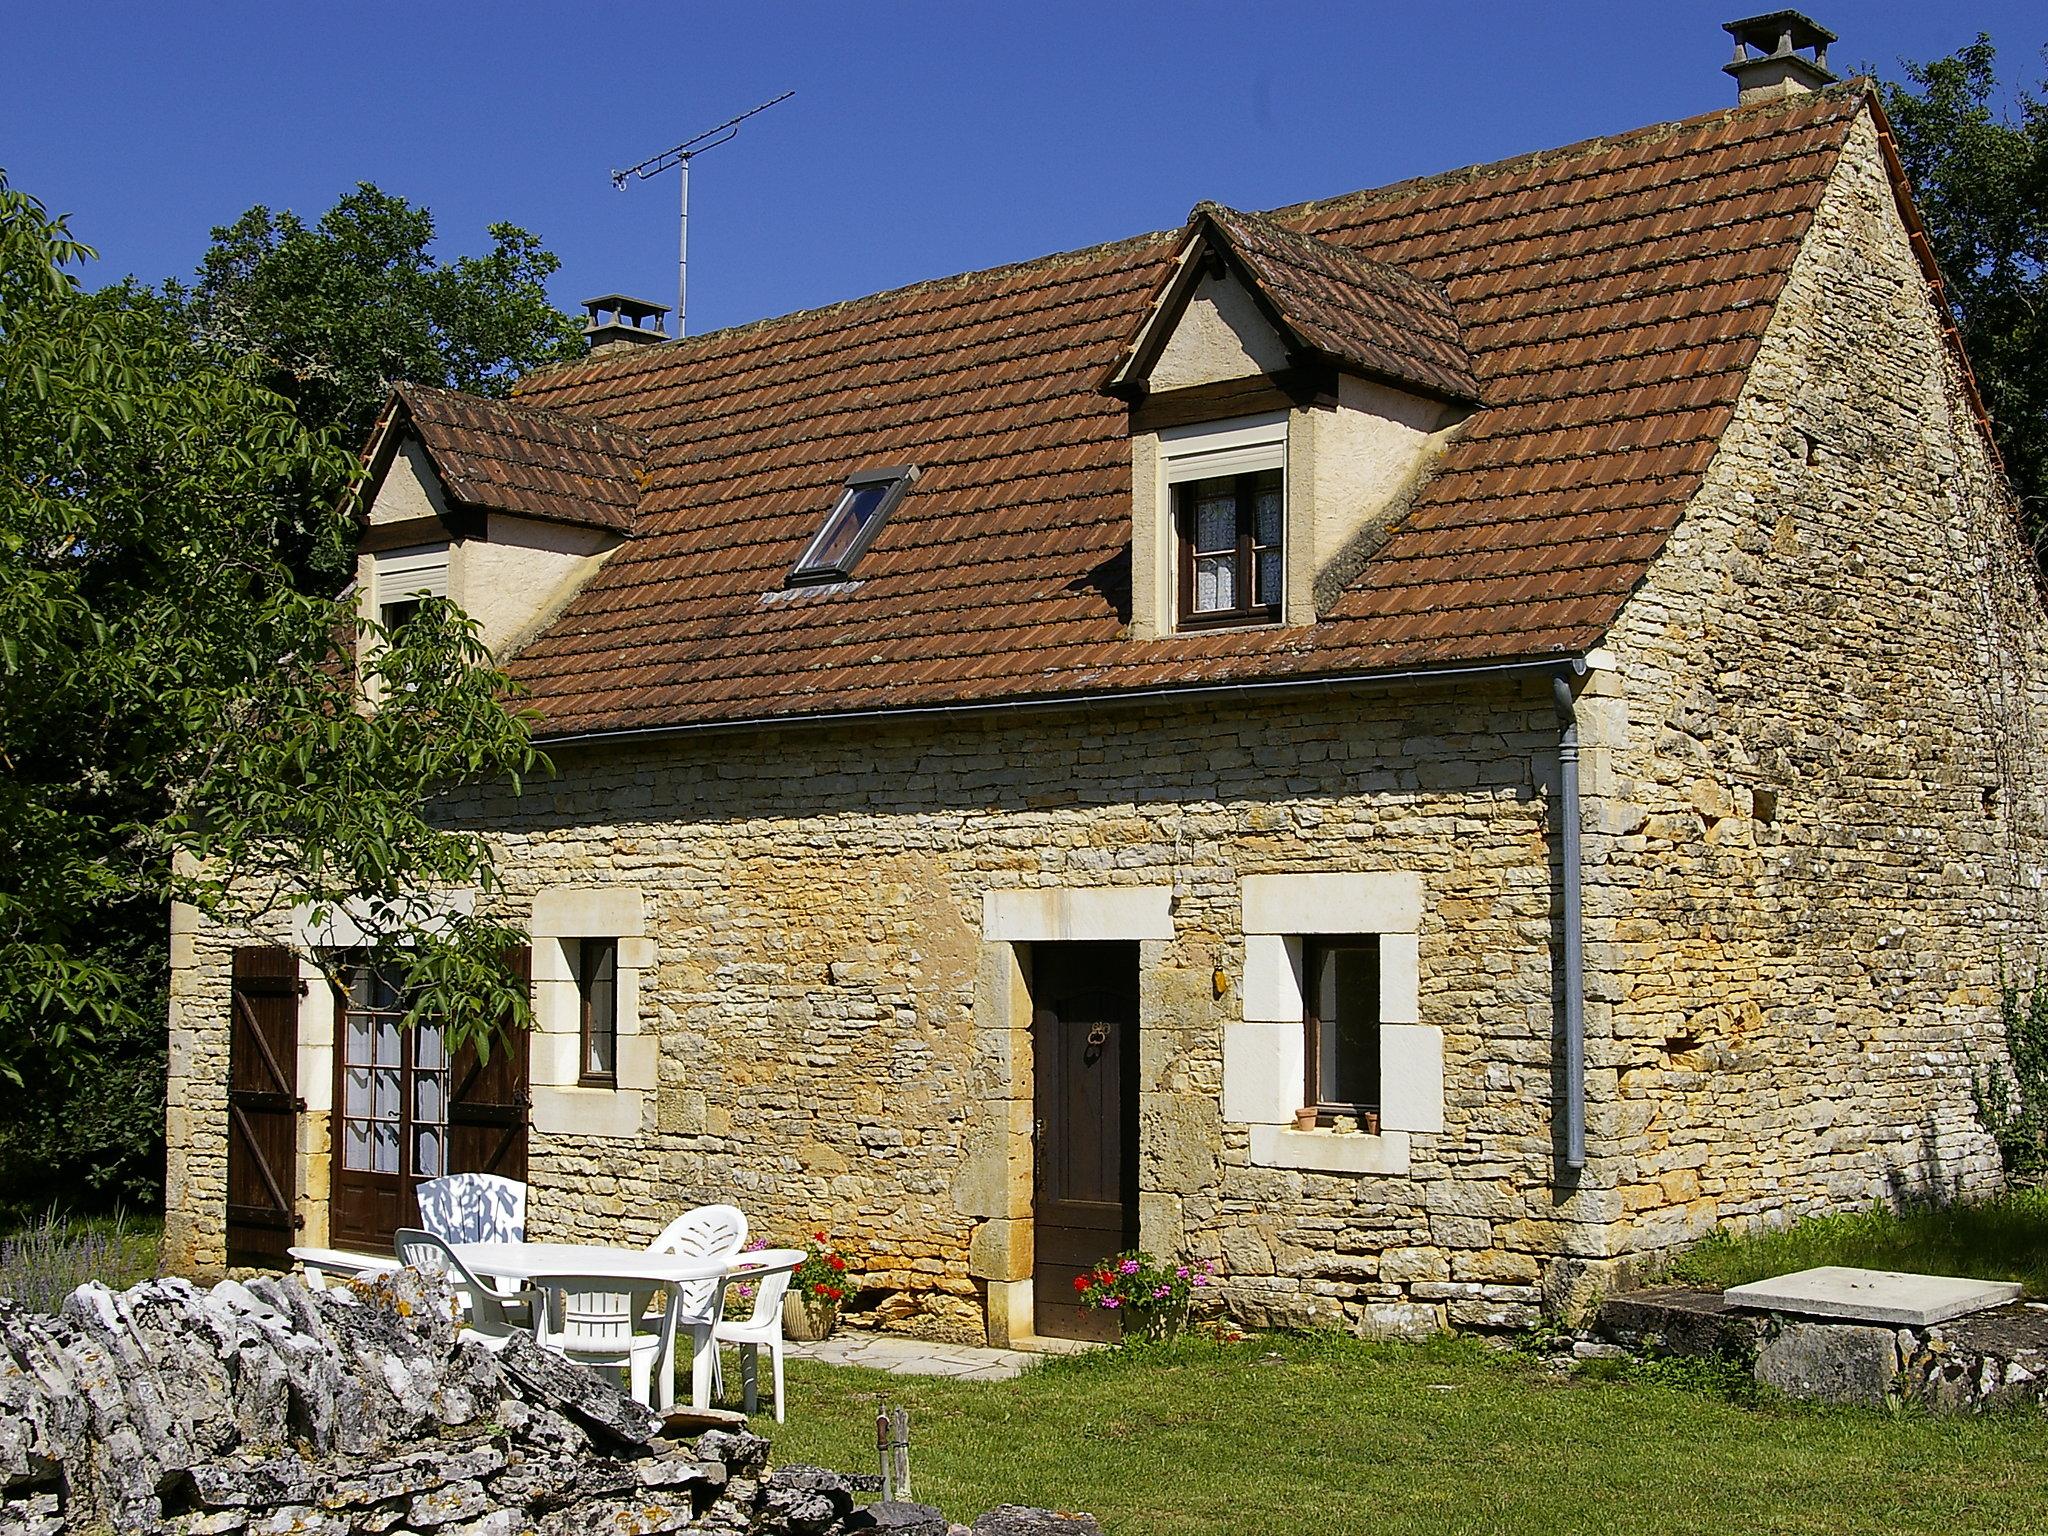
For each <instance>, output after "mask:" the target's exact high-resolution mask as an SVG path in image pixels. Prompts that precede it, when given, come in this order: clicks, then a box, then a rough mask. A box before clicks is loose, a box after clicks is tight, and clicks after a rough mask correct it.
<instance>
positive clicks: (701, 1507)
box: [0, 1271, 1095, 1536]
mask: <svg viewBox="0 0 2048 1536" xmlns="http://www.w3.org/2000/svg"><path fill="white" fill-rule="evenodd" d="M768 1450H769V1446H768V1442H767V1441H766V1440H764V1439H762V1438H761V1437H759V1436H758V1435H754V1434H752V1433H749V1432H748V1431H746V1430H745V1429H744V1428H715V1429H705V1430H701V1431H700V1432H697V1433H686V1432H677V1431H673V1430H670V1429H668V1428H666V1427H665V1426H664V1425H663V1424H662V1422H661V1421H660V1420H658V1419H657V1418H656V1417H655V1416H654V1415H653V1414H651V1413H649V1412H648V1411H647V1410H646V1409H645V1408H643V1407H641V1406H640V1405H639V1404H638V1403H636V1402H634V1401H633V1399H632V1398H630V1397H628V1396H627V1395H626V1394H624V1393H623V1392H621V1391H619V1390H618V1389H617V1388H616V1387H615V1386H613V1385H612V1384H611V1383H610V1382H609V1381H608V1380H606V1379H605V1378H603V1377H601V1376H599V1375H597V1374H596V1373H594V1372H591V1371H587V1370H584V1369H583V1368H581V1367H579V1366H576V1365H572V1364H570V1363H569V1362H568V1361H566V1360H564V1359H562V1358H561V1357H560V1356H557V1355H554V1354H550V1353H548V1352H547V1351H545V1350H542V1349H540V1348H539V1347H537V1346H536V1345H534V1344H533V1343H532V1342H530V1341H527V1340H515V1341H513V1342H512V1343H511V1344H510V1345H508V1346H507V1347H505V1348H504V1349H502V1350H499V1351H496V1352H493V1351H492V1350H490V1349H487V1348H484V1347H483V1346H482V1345H481V1344H479V1343H478V1342H476V1341H474V1340H465V1339H463V1338H461V1337H460V1332H459V1329H458V1328H457V1326H456V1324H455V1321H454V1308H453V1305H452V1300H451V1297H450V1295H449V1292H448V1290H447V1288H446V1286H445V1284H443V1283H442V1282H441V1281H440V1280H439V1279H438V1278H436V1277H429V1276H423V1275H420V1274H418V1273H416V1272H412V1271H400V1272H398V1273H396V1274H393V1275H390V1276H387V1277H383V1278H380V1279H378V1280H376V1281H375V1282H365V1283H360V1284H358V1285H356V1286H354V1287H352V1288H344V1289H335V1290H325V1291H314V1290H309V1289H307V1288H306V1287H305V1286H304V1285H302V1284H300V1283H299V1282H297V1281H295V1280H287V1279H262V1280H255V1281H251V1282H249V1283H248V1284H247V1285H242V1284H238V1283H236V1282H234V1281H225V1282H223V1283H221V1284H220V1285H217V1286H215V1287H213V1288H212V1289H211V1290H210V1291H209V1290H202V1289H200V1288H199V1287H197V1286H195V1285H192V1284H191V1283H190V1282H187V1281H183V1280H157V1281H151V1282H149V1283H147V1284H144V1285H138V1286H136V1287H135V1288H133V1289H132V1290H129V1291H125V1292H115V1291H110V1290H108V1289H106V1288H105V1287H103V1286H96V1285H94V1286H85V1287H83V1288H81V1289H80V1290H78V1291H76V1292H74V1293H73V1294H72V1296H71V1297H70V1298H69V1299H68V1300H67V1301H66V1302H65V1304H64V1307H63V1310H62V1312H61V1313H60V1314H59V1315H58V1316H56V1317H43V1316H37V1315H33V1314H29V1313H25V1312H22V1311H19V1310H18V1309H16V1308H14V1307H12V1306H10V1305H8V1304H7V1303H5V1302H0V1536H57V1533H60V1532H103V1531H104V1532H121V1533H123V1536H126V1533H130V1532H134V1533H163V1536H227V1533H247V1536H285V1533H307V1536H359V1533H360V1536H408V1533H426V1536H570V1533H572V1532H573V1533H577V1536H581V1533H583V1532H588V1531H605V1532H608V1533H613V1536H659V1533H662V1532H676V1531H691V1532H702V1533H705V1536H850V1533H853V1532H856V1531H883V1530H887V1531H895V1532H897V1533H899V1536H948V1532H949V1531H958V1530H960V1529H961V1528H960V1527H957V1526H954V1527H949V1525H948V1522H947V1521H946V1520H945V1518H944V1517H943V1516H941V1515H940V1514H939V1512H938V1511H937V1510H934V1509H929V1508H926V1507H924V1506H919V1505H866V1506H857V1505H856V1504H855V1502H854V1499H853V1494H852V1490H851V1488H850V1486H849V1484H848V1482H847V1480H846V1479H843V1478H840V1477H838V1476H836V1475H835V1474H833V1473H830V1472H825V1471H822V1470H820V1469H817V1468H781V1469H777V1470H773V1471H771V1470H769V1468H768V1465H767V1463H768ZM1018 1513H1021V1512H1013V1511H1008V1510H1005V1511H1001V1512H997V1511H992V1512H991V1515H1000V1516H1001V1518H1002V1519H1004V1520H1006V1521H1007V1520H1011V1519H1012V1518H1013V1517H1014V1516H1015V1515H1016V1514H1018ZM1041 1514H1042V1512H1029V1514H1028V1515H1027V1516H1026V1518H1027V1519H1035V1518H1037V1517H1038V1516H1039V1515H1041ZM1044 1519H1045V1520H1046V1521H1047V1522H1048V1523H1044V1524H1039V1525H1027V1526H1018V1527H1013V1526H1011V1525H1008V1524H1005V1525H1001V1526H992V1527H991V1529H1000V1530H1009V1529H1012V1528H1016V1529H1030V1530H1033V1531H1037V1532H1043V1533H1045V1536H1057V1533H1063V1532H1065V1533H1079V1532H1083V1531H1091V1532H1092V1531H1093V1530H1094V1528H1095V1527H1094V1522H1093V1521H1087V1522H1085V1524H1083V1523H1071V1524H1070V1523H1063V1522H1061V1521H1060V1519H1059V1517H1052V1516H1046V1517H1044ZM976 1528H977V1529H980V1528H981V1523H980V1522H977V1527H976Z"/></svg>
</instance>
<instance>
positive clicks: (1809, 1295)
mask: <svg viewBox="0 0 2048 1536" xmlns="http://www.w3.org/2000/svg"><path fill="white" fill-rule="evenodd" d="M1726 1295H1727V1298H1728V1301H1729V1304H1730V1305H1732V1306H1738V1307H1749V1308H1753V1309H1755V1310H1757V1311H1763V1312H1791V1313H1796V1314H1797V1315H1799V1316H1801V1317H1828V1318H1840V1319H1842V1320H1843V1321H1846V1322H1855V1323H1887V1324H1890V1325H1891V1326H1892V1327H1895V1328H1927V1327H1931V1326H1932V1325H1933V1324H1935V1323H1945V1322H1947V1321H1948V1320H1949V1319H1950V1318H1954V1317H1965V1316H1967V1315H1969V1314H1970V1313H1972V1312H1983V1311H1986V1310H1988V1309H1990V1308H1992V1307H2000V1306H2004V1305H2005V1304H2006V1303H2007V1302H2012V1301H2017V1300H2019V1296H2020V1286H2019V1282H2017V1281H2014V1280H1964V1279H1960V1278H1958V1277H1956V1276H1953V1275H1913V1274H1906V1273H1903V1272H1901V1271H1898V1270H1889V1269H1852V1268H1850V1267H1848V1266H1847V1265H1842V1264H1824V1265H1822V1266H1821V1267H1820V1268H1818V1269H1802V1270H1800V1271H1799V1272H1798V1273H1796V1274H1790V1275H1779V1276H1777V1277H1776V1278H1775V1279H1771V1280H1755V1281H1752V1282H1750V1283H1749V1284H1748V1285H1735V1286H1730V1287H1729V1288H1728V1290H1727V1292H1726Z"/></svg>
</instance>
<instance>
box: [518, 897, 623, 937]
mask: <svg viewBox="0 0 2048 1536" xmlns="http://www.w3.org/2000/svg"><path fill="white" fill-rule="evenodd" d="M531 931H532V933H533V934H534V936H535V937H536V938H538V937H540V936H542V935H546V936H548V937H551V938H587V939H623V938H638V937H640V936H641V935H643V934H644V933H645V932H646V931H647V903H646V900H645V898H644V897H643V896H642V895H641V892H640V888H639V887H638V886H630V885H551V886H547V887H544V888H543V889H541V890H539V891H536V892H535V893H534V897H533V920H532V929H531Z"/></svg>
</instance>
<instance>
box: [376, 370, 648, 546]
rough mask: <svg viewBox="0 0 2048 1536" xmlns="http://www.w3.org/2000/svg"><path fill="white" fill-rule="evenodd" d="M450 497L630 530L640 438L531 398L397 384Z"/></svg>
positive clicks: (642, 450)
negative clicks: (514, 398) (540, 404)
mask: <svg viewBox="0 0 2048 1536" xmlns="http://www.w3.org/2000/svg"><path fill="white" fill-rule="evenodd" d="M394 390H395V393H396V394H397V395H398V398H399V399H400V400H401V401H402V402H403V403H404V406H405V410H406V414H407V415H408V416H409V417H410V418H411V421H412V424H413V426H414V428H415V429H416V430H417V431H418V432H419V436H420V441H421V442H422V443H423V444H424V445H425V446H426V449H427V452H428V453H429V454H430V455H432V457H433V460H434V467H435V469H437V470H438V471H439V472H440V474H441V478H442V481H443V483H444V484H445V485H446V486H447V489H448V494H449V495H451V496H453V497H454V498H455V499H456V500H457V501H459V502H462V503H463V504H464V505H466V506H471V507H479V508H482V509H483V510H484V511H487V512H513V513H517V514H519V515H520V516H522V517H537V518H542V519H545V520H546V521H548V522H554V523H576V524H579V525H581V526H584V527H591V528H606V529H610V530H611V531H613V532H615V533H627V532H630V531H631V530H632V528H633V522H634V516H635V512H636V510H637V508H638V506H639V502H640V477H641V474H642V472H643V470H644V467H645V463H644V461H645V457H646V447H647V445H646V443H645V442H644V441H643V440H642V439H641V438H640V436H639V434H638V433H635V432H630V431H626V430H623V429H621V428H619V427H615V426H612V425H610V424H609V423H607V422H604V421H600V420H593V419H591V418H590V417H588V416H571V415H565V414H564V413H562V412H560V411H551V410H546V409H543V408H541V407H538V406H535V405H533V404H531V403H528V402H525V401H505V400H485V399H481V398H479V397H478V396H475V395H465V394H462V393H460V392H459V391H456V390H452V389H436V388H433V387H432V386H429V385H425V384H399V385H396V386H394Z"/></svg>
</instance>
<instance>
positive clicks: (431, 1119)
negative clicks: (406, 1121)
mask: <svg viewBox="0 0 2048 1536" xmlns="http://www.w3.org/2000/svg"><path fill="white" fill-rule="evenodd" d="M412 1117H413V1119H415V1120H418V1121H421V1122H422V1123H425V1124H430V1125H432V1124H439V1123H440V1122H441V1121H443V1120H446V1119H447V1118H448V1079H447V1078H446V1077H445V1076H443V1075H442V1074H441V1073H439V1072H422V1073H420V1074H419V1076H417V1077H415V1078H414V1079H413V1080H412Z"/></svg>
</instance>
